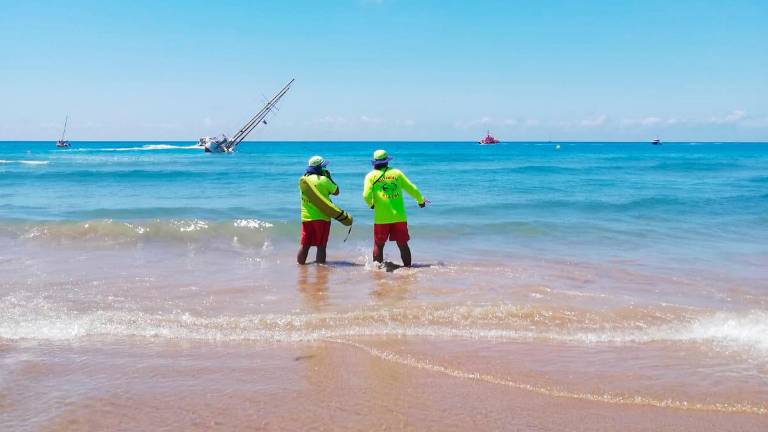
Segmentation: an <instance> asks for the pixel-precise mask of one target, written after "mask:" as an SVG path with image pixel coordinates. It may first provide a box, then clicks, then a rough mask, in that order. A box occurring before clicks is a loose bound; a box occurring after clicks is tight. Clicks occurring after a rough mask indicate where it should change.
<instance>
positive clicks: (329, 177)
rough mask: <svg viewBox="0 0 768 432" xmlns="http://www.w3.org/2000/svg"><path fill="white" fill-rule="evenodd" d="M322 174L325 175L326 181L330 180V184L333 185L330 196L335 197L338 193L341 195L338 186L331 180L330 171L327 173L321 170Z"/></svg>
mask: <svg viewBox="0 0 768 432" xmlns="http://www.w3.org/2000/svg"><path fill="white" fill-rule="evenodd" d="M323 174H324V175H325V177H326V178H327V179H328V180H330V181H331V183H333V186H332V187H331V190H332V191H333V192H331V195H334V196H336V195H338V194H340V193H341V188H340V187H339V185H338V184H336V182H335V181H333V178H332V177H331V172H330V171H328V170H323Z"/></svg>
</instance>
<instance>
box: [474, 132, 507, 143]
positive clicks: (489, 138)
mask: <svg viewBox="0 0 768 432" xmlns="http://www.w3.org/2000/svg"><path fill="white" fill-rule="evenodd" d="M478 142H479V143H480V144H498V143H500V142H501V141H499V140H497V139H496V138H494V137H492V136H491V131H488V132H487V133H486V134H485V138H483V139H481V140H480V141H478Z"/></svg>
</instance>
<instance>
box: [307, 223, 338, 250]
mask: <svg viewBox="0 0 768 432" xmlns="http://www.w3.org/2000/svg"><path fill="white" fill-rule="evenodd" d="M330 233H331V221H324V220H313V221H305V222H302V223H301V245H302V246H325V245H326V244H328V235H329V234H330Z"/></svg>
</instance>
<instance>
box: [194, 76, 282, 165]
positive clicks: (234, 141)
mask: <svg viewBox="0 0 768 432" xmlns="http://www.w3.org/2000/svg"><path fill="white" fill-rule="evenodd" d="M293 81H294V80H293V79H291V80H290V81H289V82H288V84H286V85H285V87H283V88H282V89H281V90H280V91H279V92H277V93H276V94H275V96H273V97H272V99H270V100H269V101H267V103H266V104H265V105H264V107H262V108H261V110H260V111H259V112H257V113H256V115H254V116H253V117H251V119H250V120H248V123H246V124H245V125H243V127H241V128H240V130H239V131H237V133H236V134H235V135H234V136H233V137H232V138H227V136H226V135H224V134H221V135H219V136H215V137H207V136H206V137H202V138H200V139H199V140H198V141H197V145H199V146H200V147H203V148H204V149H205V152H206V153H232V152H234V151H235V149H236V148H237V145H238V144H240V142H241V141H243V140H244V139H245V137H246V136H248V134H249V133H251V131H252V130H253V129H254V128H256V126H258V125H259V124H261V123H263V124H265V125H266V124H267V120H266V117H267V115H268V114H269V113H270V112H271V111H272V110H273V109H276V105H277V102H279V101H280V99H281V98H282V97H283V96H284V95H285V94H286V93H287V92H288V90H289V89H290V88H291V84H293Z"/></svg>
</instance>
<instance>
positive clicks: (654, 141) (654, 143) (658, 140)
mask: <svg viewBox="0 0 768 432" xmlns="http://www.w3.org/2000/svg"><path fill="white" fill-rule="evenodd" d="M651 144H653V145H661V140H660V139H658V138H656V139H655V140H653V141H651Z"/></svg>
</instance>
